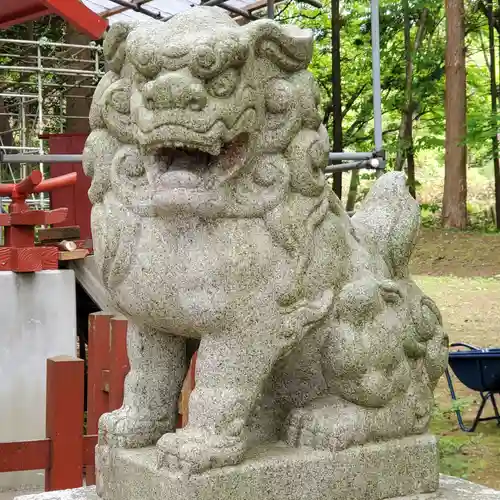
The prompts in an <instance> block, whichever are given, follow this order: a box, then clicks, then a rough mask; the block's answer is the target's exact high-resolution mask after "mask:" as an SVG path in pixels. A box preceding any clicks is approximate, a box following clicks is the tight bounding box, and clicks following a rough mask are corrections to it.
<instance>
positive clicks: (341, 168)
mask: <svg viewBox="0 0 500 500" xmlns="http://www.w3.org/2000/svg"><path fill="white" fill-rule="evenodd" d="M361 169H367V170H377V171H379V170H383V169H384V166H383V165H382V161H381V160H380V159H378V158H370V159H369V160H362V161H356V162H350V163H340V164H337V165H328V166H327V167H326V168H325V174H332V173H334V172H348V171H350V170H361Z"/></svg>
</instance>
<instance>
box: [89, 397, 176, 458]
mask: <svg viewBox="0 0 500 500" xmlns="http://www.w3.org/2000/svg"><path fill="white" fill-rule="evenodd" d="M172 430H173V424H172V422H169V421H167V420H165V419H162V418H161V417H160V418H158V419H157V420H156V419H154V418H152V415H151V414H146V413H143V412H140V411H139V410H136V409H134V408H131V407H128V406H124V407H122V408H120V409H119V410H115V411H112V412H110V413H105V414H104V415H102V416H101V418H100V419H99V444H102V445H107V446H112V447H117V448H143V447H146V446H151V445H154V444H155V443H156V442H157V441H158V439H159V438H160V437H161V436H162V435H163V434H164V433H165V432H169V431H172Z"/></svg>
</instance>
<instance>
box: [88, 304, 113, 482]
mask: <svg viewBox="0 0 500 500" xmlns="http://www.w3.org/2000/svg"><path fill="white" fill-rule="evenodd" d="M111 318H112V315H111V314H106V313H94V314H91V315H90V316H89V351H88V369H87V372H88V375H87V377H88V381H87V433H88V434H97V431H98V423H99V417H100V416H101V415H102V414H103V413H106V412H108V411H109V394H108V392H105V391H104V390H103V373H104V372H105V371H108V372H109V348H110V342H111V339H110V332H111ZM86 465H87V467H86V468H85V479H86V483H87V484H88V485H90V484H95V469H94V466H93V465H92V464H86Z"/></svg>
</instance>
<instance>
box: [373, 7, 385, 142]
mask: <svg viewBox="0 0 500 500" xmlns="http://www.w3.org/2000/svg"><path fill="white" fill-rule="evenodd" d="M371 25H372V85H373V134H374V140H375V151H381V150H382V148H383V142H382V141H383V139H382V96H381V84H380V20H379V0H371Z"/></svg>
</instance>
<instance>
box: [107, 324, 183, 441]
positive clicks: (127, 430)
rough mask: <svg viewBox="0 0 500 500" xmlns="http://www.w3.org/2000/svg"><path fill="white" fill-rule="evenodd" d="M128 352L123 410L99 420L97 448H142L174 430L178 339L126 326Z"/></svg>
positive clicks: (180, 352)
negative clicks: (99, 446)
mask: <svg viewBox="0 0 500 500" xmlns="http://www.w3.org/2000/svg"><path fill="white" fill-rule="evenodd" d="M127 350H128V356H129V362H130V372H129V373H128V375H127V377H126V379H125V387H124V399H123V406H122V407H121V408H120V409H119V410H116V411H113V412H111V413H106V414H104V415H103V416H102V417H101V419H100V421H99V444H104V445H109V446H117V447H121V448H142V447H144V446H150V445H153V444H154V443H156V441H157V440H158V439H159V438H160V437H161V436H162V435H163V434H165V433H166V432H173V431H174V430H175V426H176V420H177V402H178V398H179V392H180V389H181V385H182V381H183V378H184V376H185V373H186V346H185V340H184V339H183V338H181V337H174V336H171V335H166V334H164V333H161V332H158V331H155V330H144V329H139V328H138V327H137V326H136V325H134V324H132V323H130V322H129V328H128V332H127Z"/></svg>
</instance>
